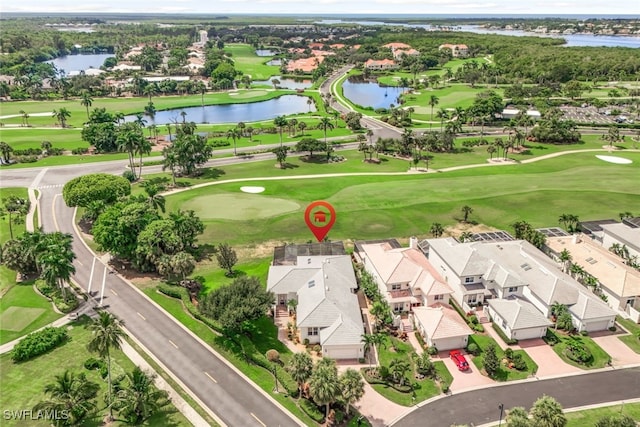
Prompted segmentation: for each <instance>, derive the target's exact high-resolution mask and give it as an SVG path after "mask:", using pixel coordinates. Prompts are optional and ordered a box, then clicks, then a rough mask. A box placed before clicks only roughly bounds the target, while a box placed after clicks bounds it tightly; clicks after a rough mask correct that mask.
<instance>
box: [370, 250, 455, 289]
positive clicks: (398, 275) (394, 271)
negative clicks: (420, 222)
mask: <svg viewBox="0 0 640 427" xmlns="http://www.w3.org/2000/svg"><path fill="white" fill-rule="evenodd" d="M360 247H361V248H362V251H363V252H364V253H365V254H366V256H367V258H368V259H369V261H370V262H371V264H372V265H373V267H374V268H375V269H376V271H377V272H378V275H379V276H380V279H381V280H382V281H383V282H384V283H385V284H393V283H408V284H409V286H410V287H412V288H414V289H416V288H417V289H420V290H421V291H422V293H423V294H425V295H442V294H451V293H453V291H452V290H451V288H450V287H449V286H448V285H447V284H446V283H445V281H444V279H443V278H442V276H440V273H438V271H437V270H436V269H435V268H434V267H433V266H432V265H431V263H430V262H429V260H428V259H427V258H426V257H425V256H424V255H423V254H422V252H420V251H419V250H418V249H415V248H395V247H393V246H392V245H391V244H390V243H389V242H383V243H373V244H361V245H360Z"/></svg>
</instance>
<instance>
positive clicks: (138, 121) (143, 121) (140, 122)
mask: <svg viewBox="0 0 640 427" xmlns="http://www.w3.org/2000/svg"><path fill="white" fill-rule="evenodd" d="M134 123H135V124H137V125H138V126H140V127H141V128H143V127H145V126H146V125H147V120H146V119H145V118H144V115H143V114H142V113H138V114H136V120H135V122H134Z"/></svg>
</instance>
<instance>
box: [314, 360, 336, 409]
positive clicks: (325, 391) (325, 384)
mask: <svg viewBox="0 0 640 427" xmlns="http://www.w3.org/2000/svg"><path fill="white" fill-rule="evenodd" d="M309 392H310V393H311V397H312V398H313V400H314V401H315V402H316V403H317V404H318V405H326V412H325V419H328V418H329V409H330V407H331V404H332V403H333V402H335V401H336V399H337V397H338V396H339V394H340V382H339V380H338V369H337V368H336V362H335V361H334V360H333V359H329V358H326V357H323V358H322V359H321V360H320V361H319V362H318V363H317V364H316V366H315V367H314V368H313V373H312V374H311V378H310V379H309Z"/></svg>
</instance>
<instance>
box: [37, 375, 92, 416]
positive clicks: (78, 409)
mask: <svg viewBox="0 0 640 427" xmlns="http://www.w3.org/2000/svg"><path fill="white" fill-rule="evenodd" d="M98 390H100V386H99V385H98V384H96V383H93V382H91V381H89V380H87V377H86V376H85V374H84V373H81V374H78V375H76V374H74V373H73V372H71V371H70V370H68V369H67V370H66V371H64V372H63V373H62V374H60V375H56V376H55V381H54V382H52V383H49V384H47V385H46V386H45V387H44V393H45V394H46V395H48V396H49V400H44V401H42V402H39V403H38V404H36V405H35V406H34V407H33V410H34V411H46V412H53V413H59V414H63V413H66V414H67V415H69V419H66V420H59V422H60V424H59V425H82V424H83V423H84V421H86V419H87V418H88V417H89V416H90V415H91V414H92V413H93V412H94V411H95V409H96V402H95V399H96V396H97V395H98Z"/></svg>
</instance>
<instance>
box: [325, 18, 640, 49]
mask: <svg viewBox="0 0 640 427" xmlns="http://www.w3.org/2000/svg"><path fill="white" fill-rule="evenodd" d="M470 17H471V18H472V17H473V16H470ZM414 18H415V17H414ZM316 23H317V24H358V25H393V26H401V27H407V28H424V29H427V30H437V28H438V27H437V26H432V25H430V24H406V23H399V22H385V21H368V20H367V21H365V20H348V19H323V20H321V21H317V22H316ZM451 27H452V28H454V30H453V31H466V32H469V33H477V34H500V35H504V36H514V37H522V36H531V37H554V38H561V39H564V40H566V44H565V45H564V46H568V47H571V46H605V47H630V48H640V37H639V36H608V35H596V34H567V35H564V34H540V33H534V32H528V31H521V30H493V29H488V28H482V27H479V26H476V25H455V26H454V25H452V26H451Z"/></svg>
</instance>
